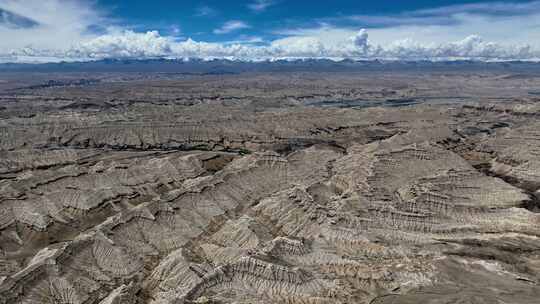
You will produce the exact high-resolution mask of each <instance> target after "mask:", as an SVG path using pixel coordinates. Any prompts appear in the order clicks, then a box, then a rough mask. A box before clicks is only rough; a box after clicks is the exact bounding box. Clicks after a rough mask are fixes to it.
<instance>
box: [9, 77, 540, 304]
mask: <svg viewBox="0 0 540 304" xmlns="http://www.w3.org/2000/svg"><path fill="white" fill-rule="evenodd" d="M539 211H540V77H539V76H538V75H531V74H516V73H503V72H497V73H495V72H485V73H484V72H467V73H459V72H448V73H443V72H439V73H420V72H415V73H413V72H410V73H405V72H401V73H382V72H381V73H369V74H368V73H317V74H316V73H283V74H276V73H266V74H241V75H206V76H203V75H201V76H196V75H176V74H151V75H148V74H144V75H143V74H137V73H131V74H129V73H125V74H114V73H108V74H99V73H94V74H82V73H78V74H77V73H72V74H69V73H66V74H44V73H42V74H30V73H25V74H22V73H19V74H17V73H11V74H8V73H4V74H0V303H2V304H7V303H28V304H30V303H35V304H38V303H77V304H79V303H81V304H82V303H101V304H112V303H115V304H121V303H122V304H124V303H125V304H127V303H153V304H158V303H160V304H165V303H377V304H382V303H538V301H539V299H540V286H539V282H540V214H539V213H538V212H539Z"/></svg>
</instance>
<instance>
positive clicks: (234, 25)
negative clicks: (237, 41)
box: [214, 20, 250, 34]
mask: <svg viewBox="0 0 540 304" xmlns="http://www.w3.org/2000/svg"><path fill="white" fill-rule="evenodd" d="M247 28H250V26H249V24H247V23H245V22H243V21H240V20H231V21H227V22H225V24H223V25H222V26H221V27H220V28H218V29H215V30H214V34H228V33H230V32H234V31H238V30H242V29H247Z"/></svg>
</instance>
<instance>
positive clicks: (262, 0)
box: [248, 0, 276, 12]
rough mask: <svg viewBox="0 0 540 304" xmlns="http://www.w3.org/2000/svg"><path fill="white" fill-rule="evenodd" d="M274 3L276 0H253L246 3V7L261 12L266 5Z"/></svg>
mask: <svg viewBox="0 0 540 304" xmlns="http://www.w3.org/2000/svg"><path fill="white" fill-rule="evenodd" d="M275 4H276V2H275V1H273V0H255V1H253V2H252V3H250V4H248V8H249V9H250V10H252V11H254V12H263V11H265V10H266V9H267V8H268V7H270V6H272V5H275Z"/></svg>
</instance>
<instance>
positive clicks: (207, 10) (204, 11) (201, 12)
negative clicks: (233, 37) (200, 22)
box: [195, 5, 218, 17]
mask: <svg viewBox="0 0 540 304" xmlns="http://www.w3.org/2000/svg"><path fill="white" fill-rule="evenodd" d="M217 13H218V12H217V10H215V9H214V8H212V7H210V6H207V5H204V6H200V7H198V8H196V9H195V16H196V17H212V16H215V15H217Z"/></svg>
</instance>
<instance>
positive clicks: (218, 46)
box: [0, 29, 540, 61]
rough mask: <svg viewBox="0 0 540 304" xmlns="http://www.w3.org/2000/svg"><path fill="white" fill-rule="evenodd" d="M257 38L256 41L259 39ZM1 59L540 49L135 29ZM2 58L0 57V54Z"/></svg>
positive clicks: (523, 54) (519, 55)
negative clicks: (181, 36)
mask: <svg viewBox="0 0 540 304" xmlns="http://www.w3.org/2000/svg"><path fill="white" fill-rule="evenodd" d="M257 41H260V40H258V39H257ZM0 57H3V58H4V59H3V60H8V59H9V60H10V61H17V60H14V58H15V59H16V58H19V59H20V58H22V59H20V60H28V58H42V59H43V58H47V59H48V60H49V61H57V60H54V59H53V58H64V59H71V60H77V59H79V60H80V59H83V60H88V59H103V58H161V57H167V58H188V57H189V58H203V59H208V58H229V59H240V60H264V59H279V58H331V59H342V58H353V59H390V60H392V59H395V60H448V59H450V60H451V59H478V60H511V59H512V60H513V59H522V60H536V59H540V51H539V50H538V49H534V48H532V47H531V46H528V45H523V46H514V45H510V46H505V45H501V44H498V43H494V42H489V41H485V40H484V39H482V38H481V37H479V36H476V35H471V36H468V37H465V38H463V39H461V40H456V41H451V42H446V43H440V44H429V45H426V44H423V43H420V42H417V41H414V40H412V39H401V40H397V41H394V42H393V43H391V44H389V45H377V44H372V43H371V41H370V36H369V35H368V31H367V30H365V29H362V30H360V31H358V32H356V33H354V34H353V35H351V36H349V37H345V38H343V39H337V40H336V39H330V40H328V39H322V38H320V37H317V36H292V37H286V38H282V39H277V40H274V41H272V42H270V43H266V44H262V45H261V44H260V43H257V44H251V43H245V41H238V42H234V41H233V42H228V43H211V42H204V41H195V40H192V39H187V40H185V41H177V40H175V39H174V38H172V37H168V36H161V35H160V34H159V33H158V32H157V31H149V32H146V33H137V32H133V31H121V32H115V33H110V34H105V35H101V36H98V37H95V38H94V39H90V40H88V41H84V42H81V43H78V44H76V45H73V46H72V47H70V48H68V49H65V50H43V49H35V48H30V47H27V48H22V49H20V50H18V51H17V52H12V53H10V54H7V55H3V56H2V55H0ZM0 60H1V58H0Z"/></svg>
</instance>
